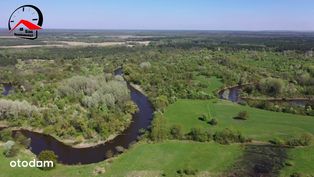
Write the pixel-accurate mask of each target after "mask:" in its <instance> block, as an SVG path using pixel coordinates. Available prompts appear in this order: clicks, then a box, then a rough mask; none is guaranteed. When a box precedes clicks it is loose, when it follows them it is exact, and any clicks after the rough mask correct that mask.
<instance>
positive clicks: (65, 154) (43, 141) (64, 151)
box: [21, 69, 154, 165]
mask: <svg viewBox="0 0 314 177" xmlns="http://www.w3.org/2000/svg"><path fill="white" fill-rule="evenodd" d="M122 74H123V71H122V69H117V70H116V71H115V75H122ZM128 87H129V89H130V92H131V99H132V100H133V102H134V103H135V104H136V105H137V106H138V108H139V111H138V112H137V113H135V114H134V115H133V119H132V123H131V124H130V125H129V127H128V128H127V129H126V130H125V131H124V132H122V133H121V134H120V135H118V136H117V137H115V138H114V139H112V140H111V141H108V142H106V143H103V144H99V145H97V146H94V147H88V148H73V147H71V146H68V145H65V144H64V143H62V142H60V141H58V140H57V139H55V138H54V137H52V136H50V135H45V134H41V133H36V132H31V131H28V130H21V132H22V133H23V134H24V135H25V136H26V137H28V138H30V139H31V144H30V149H31V151H32V152H33V153H34V154H36V155H38V154H39V153H40V152H41V151H43V150H52V151H54V152H55V154H56V155H58V161H59V162H60V163H63V164H68V165H74V164H90V163H96V162H100V161H103V160H105V159H107V158H108V157H106V155H107V154H109V153H108V152H109V151H111V152H112V153H113V154H118V153H120V152H118V150H117V147H123V148H124V149H127V148H129V146H130V145H132V144H133V143H135V142H137V139H138V136H139V131H140V130H141V129H147V128H148V127H149V126H150V124H151V121H152V119H153V112H154V109H153V106H152V104H151V103H150V101H149V100H148V98H147V97H146V96H145V95H143V94H142V93H141V92H139V91H138V90H136V89H135V88H133V87H132V86H131V85H129V84H128Z"/></svg>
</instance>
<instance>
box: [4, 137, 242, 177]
mask: <svg viewBox="0 0 314 177" xmlns="http://www.w3.org/2000/svg"><path fill="white" fill-rule="evenodd" d="M2 150H3V149H1V148H0V152H1V155H0V171H1V173H0V177H41V176H47V177H81V176H82V177H86V176H93V172H94V169H95V168H96V167H105V169H106V173H105V174H103V175H99V176H114V177H124V176H139V175H140V176H149V177H151V176H154V175H160V174H162V173H165V174H166V175H167V176H175V175H176V171H177V170H179V169H183V168H192V169H197V170H199V171H200V173H203V174H204V173H206V174H213V175H215V174H219V173H222V172H224V171H225V170H227V169H228V167H230V166H231V165H232V164H233V163H234V162H235V160H236V159H237V158H238V157H239V156H241V154H242V153H241V152H242V149H241V147H240V146H238V145H231V146H222V145H219V144H215V143H194V142H177V141H171V142H165V143H161V144H138V145H136V146H135V147H134V148H132V149H131V150H130V151H128V152H126V153H125V154H122V155H121V156H119V157H117V158H116V159H114V160H113V161H112V162H111V163H108V162H101V163H97V164H91V165H82V166H63V165H58V166H57V168H56V169H54V170H52V171H47V172H44V171H41V170H39V169H36V168H11V167H9V163H10V161H11V160H16V159H20V160H30V159H33V158H32V155H31V154H30V153H25V152H24V153H20V155H19V156H18V157H15V158H9V159H8V158H5V157H4V156H3V155H2Z"/></svg>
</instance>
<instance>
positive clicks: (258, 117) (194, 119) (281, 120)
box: [165, 100, 314, 141]
mask: <svg viewBox="0 0 314 177" xmlns="http://www.w3.org/2000/svg"><path fill="white" fill-rule="evenodd" d="M208 109H210V114H211V115H212V116H213V117H214V118H216V119H217V120H218V125H217V126H214V127H213V126H211V125H209V124H207V123H206V122H202V121H200V120H198V117H199V116H201V115H202V114H207V113H208ZM244 110H245V111H248V113H249V116H250V117H249V119H248V120H245V121H241V120H235V119H233V117H235V116H236V115H237V114H238V113H239V112H240V111H244ZM165 116H166V118H167V121H168V123H169V124H170V125H173V124H180V125H182V127H183V129H184V131H185V132H188V131H189V130H190V129H191V128H193V127H201V128H204V129H211V130H212V131H213V132H214V131H216V130H221V129H224V128H231V129H235V130H239V131H240V132H242V133H243V134H244V135H245V136H248V137H250V138H253V139H254V140H261V141H268V140H270V139H273V138H274V137H278V138H288V137H291V136H298V135H300V134H302V133H304V132H309V133H312V134H313V133H314V128H313V125H314V117H309V116H301V115H293V114H286V113H278V112H271V111H265V110H260V109H256V108H251V107H248V106H241V105H238V104H234V103H231V102H228V101H218V102H217V103H213V102H211V101H202V100H178V101H177V102H176V103H174V104H172V105H170V106H169V107H168V108H167V109H166V112H165Z"/></svg>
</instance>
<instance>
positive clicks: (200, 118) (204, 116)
mask: <svg viewBox="0 0 314 177" xmlns="http://www.w3.org/2000/svg"><path fill="white" fill-rule="evenodd" d="M198 119H199V120H201V121H204V122H207V121H208V116H206V115H205V114H203V115H201V116H200V117H199V118H198Z"/></svg>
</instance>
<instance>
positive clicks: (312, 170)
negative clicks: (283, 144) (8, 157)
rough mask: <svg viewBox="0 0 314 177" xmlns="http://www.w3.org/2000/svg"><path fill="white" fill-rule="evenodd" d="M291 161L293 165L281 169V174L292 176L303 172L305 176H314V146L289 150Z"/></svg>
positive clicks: (283, 176)
mask: <svg viewBox="0 0 314 177" xmlns="http://www.w3.org/2000/svg"><path fill="white" fill-rule="evenodd" d="M288 156H289V161H290V162H291V163H292V166H286V167H285V168H284V169H283V170H282V171H281V176H282V177H286V176H290V175H291V174H293V173H296V172H298V173H301V174H304V176H314V147H313V146H311V147H304V148H294V149H289V151H288Z"/></svg>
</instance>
